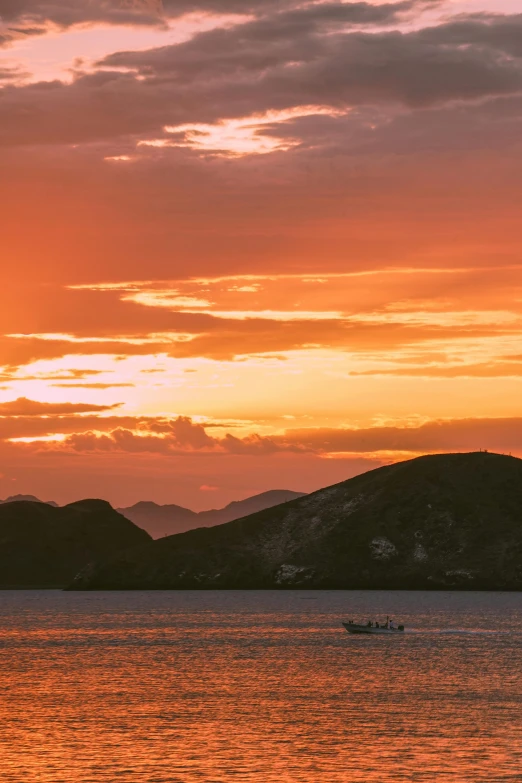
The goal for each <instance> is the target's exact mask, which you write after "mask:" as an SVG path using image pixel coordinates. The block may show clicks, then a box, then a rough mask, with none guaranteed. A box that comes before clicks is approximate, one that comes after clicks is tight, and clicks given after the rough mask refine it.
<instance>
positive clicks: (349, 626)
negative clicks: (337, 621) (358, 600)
mask: <svg viewBox="0 0 522 783" xmlns="http://www.w3.org/2000/svg"><path fill="white" fill-rule="evenodd" d="M343 625H344V627H345V628H346V630H347V631H348V633H364V634H371V635H377V634H379V635H383V634H388V635H390V634H392V635H393V634H397V633H399V634H400V633H404V629H403V630H399V629H398V628H375V626H374V627H370V626H368V625H357V624H356V623H343Z"/></svg>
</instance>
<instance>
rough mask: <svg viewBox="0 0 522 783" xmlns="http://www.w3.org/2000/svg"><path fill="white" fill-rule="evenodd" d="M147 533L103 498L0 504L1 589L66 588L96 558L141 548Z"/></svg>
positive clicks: (147, 535)
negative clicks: (60, 503) (58, 504)
mask: <svg viewBox="0 0 522 783" xmlns="http://www.w3.org/2000/svg"><path fill="white" fill-rule="evenodd" d="M150 541H151V538H150V536H149V534H148V533H146V532H145V531H144V530H140V528H138V527H136V525H133V523H132V522H130V521H129V520H128V519H125V517H123V516H122V515H121V514H118V513H117V512H116V511H114V509H113V508H111V506H110V505H109V504H108V503H106V502H105V501H104V500H81V501H79V502H78V503H71V504H70V505H68V506H63V507H61V508H57V507H56V506H52V505H49V504H47V503H41V502H40V501H24V500H22V501H21V500H19V499H17V501H15V502H12V501H11V502H4V503H2V504H1V505H0V588H6V587H8V588H11V587H64V586H66V585H67V584H69V583H70V582H71V581H72V580H73V579H74V577H75V575H76V574H77V573H78V571H80V570H81V569H82V568H84V567H85V566H86V565H87V564H88V563H90V562H92V561H95V560H96V561H98V562H103V560H104V558H106V557H109V556H111V555H113V554H114V553H115V552H117V551H120V550H122V549H126V548H127V547H138V548H140V547H143V546H145V545H146V544H148V543H149V542H150Z"/></svg>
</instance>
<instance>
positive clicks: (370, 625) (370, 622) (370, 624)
mask: <svg viewBox="0 0 522 783" xmlns="http://www.w3.org/2000/svg"><path fill="white" fill-rule="evenodd" d="M372 625H373V623H372V621H371V620H368V622H367V623H366V627H367V628H371V627H372Z"/></svg>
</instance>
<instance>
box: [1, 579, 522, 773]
mask: <svg viewBox="0 0 522 783" xmlns="http://www.w3.org/2000/svg"><path fill="white" fill-rule="evenodd" d="M304 599H311V600H304ZM521 608H522V597H521V596H520V595H518V594H472V593H469V594H448V593H445V594H443V593H430V594H427V593H382V592H375V593H361V592H359V593H350V592H331V593H328V592H325V593H299V592H288V593H276V592H264V593H263V592H253V593H241V592H224V593H215V592H201V593H197V592H179V593H167V592H150V593H146V592H143V593H112V594H111V593H93V594H73V593H60V592H54V591H47V592H38V591H32V592H2V593H0V665H1V672H2V674H1V682H2V699H1V702H0V725H1V726H2V732H1V737H0V768H1V770H2V783H92V782H94V781H95V782H96V783H98V781H100V783H102V782H103V783H114V781H122V783H136V782H137V781H140V782H141V781H146V782H147V783H148V782H150V783H153V782H154V783H167V781H169V782H170V781H180V783H185V782H187V783H191V782H192V781H205V782H207V781H208V782H211V783H214V782H216V783H218V782H221V781H228V780H230V779H232V778H234V779H235V780H238V781H245V783H247V782H249V781H263V783H272V781H273V782H274V783H275V781H284V783H287V782H288V783H289V782H290V781H292V783H294V781H295V783H297V781H300V782H304V783H341V782H342V783H390V782H391V781H394V782H395V781H397V782H398V781H405V780H408V781H410V780H411V781H426V782H428V781H429V782H430V783H431V782H432V781H433V780H435V779H439V777H440V778H441V779H443V780H445V781H451V783H467V782H468V781H469V783H478V782H479V781H487V783H493V782H494V781H505V780H517V779H518V778H517V775H519V774H520V770H521V769H522V722H521V720H520V703H521V699H522V683H521V681H520V677H519V674H520V671H521V669H522V619H521V614H520V609H521ZM391 610H394V611H395V613H396V618H397V619H400V620H402V621H404V622H405V623H406V625H407V628H408V629H412V632H410V633H406V634H405V636H404V637H399V638H397V637H393V638H387V637H384V638H383V637H369V638H365V637H351V636H349V635H348V634H347V633H346V632H345V631H344V630H343V629H342V627H341V626H340V622H341V620H342V619H346V618H349V617H359V618H367V617H369V616H371V617H382V616H383V615H385V614H386V613H388V612H389V611H391ZM413 629H415V631H413ZM495 629H497V630H498V631H500V633H491V631H492V630H495Z"/></svg>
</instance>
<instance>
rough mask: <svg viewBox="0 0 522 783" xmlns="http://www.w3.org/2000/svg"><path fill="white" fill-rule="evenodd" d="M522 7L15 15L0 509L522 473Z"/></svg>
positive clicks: (108, 8)
mask: <svg viewBox="0 0 522 783" xmlns="http://www.w3.org/2000/svg"><path fill="white" fill-rule="evenodd" d="M517 10H519V3H518V2H512V1H511V0H504V1H502V2H501V1H499V0H497V1H496V2H495V3H493V2H492V0H476V1H475V0H469V2H465V0H463V1H459V2H457V1H455V2H453V1H452V0H447V1H444V0H441V1H440V2H437V0H434V1H433V2H429V1H428V0H426V1H424V0H405V1H404V2H395V3H393V2H390V3H379V2H368V3H365V2H360V3H359V2H358V3H354V2H315V3H302V2H294V1H293V0H278V2H277V3H274V2H272V0H241V2H239V0H220V2H217V0H200V2H198V1H197V0H190V2H189V0H177V2H170V0H164V2H163V4H161V3H160V2H150V3H147V2H140V1H139V0H137V2H130V3H129V2H121V1H120V0H114V2H109V1H108V0H92V2H90V3H86V4H78V3H77V2H73V0H63V2H62V3H60V4H52V3H48V2H45V0H0V94H1V98H2V100H1V101H0V168H1V171H2V176H1V178H0V199H1V203H2V214H1V218H0V220H1V226H0V229H1V233H0V235H1V237H2V239H1V265H0V283H1V286H0V299H1V302H0V304H1V307H0V474H1V475H0V497H5V496H7V495H11V494H14V493H18V492H24V493H27V492H31V493H34V494H38V495H40V496H42V497H44V498H52V499H55V500H57V501H59V502H64V501H69V500H73V499H76V498H78V497H85V496H100V495H101V496H103V497H106V498H107V499H109V500H110V501H111V502H113V503H115V504H116V505H121V504H129V503H132V502H135V501H137V500H140V499H154V500H157V501H159V502H177V503H182V504H185V505H189V506H191V507H193V508H196V509H200V508H207V507H210V506H218V505H223V504H224V503H226V502H229V501H230V500H232V499H236V498H240V497H244V496H246V495H249V494H253V493H255V492H260V491H263V490H265V489H269V488H273V487H288V488H290V489H297V490H305V491H306V490H312V489H315V488H318V487H320V486H324V485H326V484H329V483H333V482H335V481H339V480H342V479H343V478H347V477H349V476H350V475H353V474H354V473H357V472H360V471H362V470H365V469H368V468H371V467H374V466H377V465H379V464H382V463H386V462H390V461H393V460H396V459H402V458H405V457H409V456H415V455H417V454H421V453H425V452H432V451H446V450H455V451H459V450H471V449H479V448H488V449H491V450H496V451H505V452H511V453H514V454H519V455H520V456H522V416H521V411H520V387H521V376H522V340H521V338H520V332H521V324H522V275H521V250H522V236H521V230H520V210H521V202H522V165H521V160H522V158H521V155H520V152H521V141H520V139H521V138H522V134H521V131H522V46H521V44H520V41H521V40H522V14H518V15H517ZM202 487H204V489H202ZM209 488H210V489H209Z"/></svg>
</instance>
